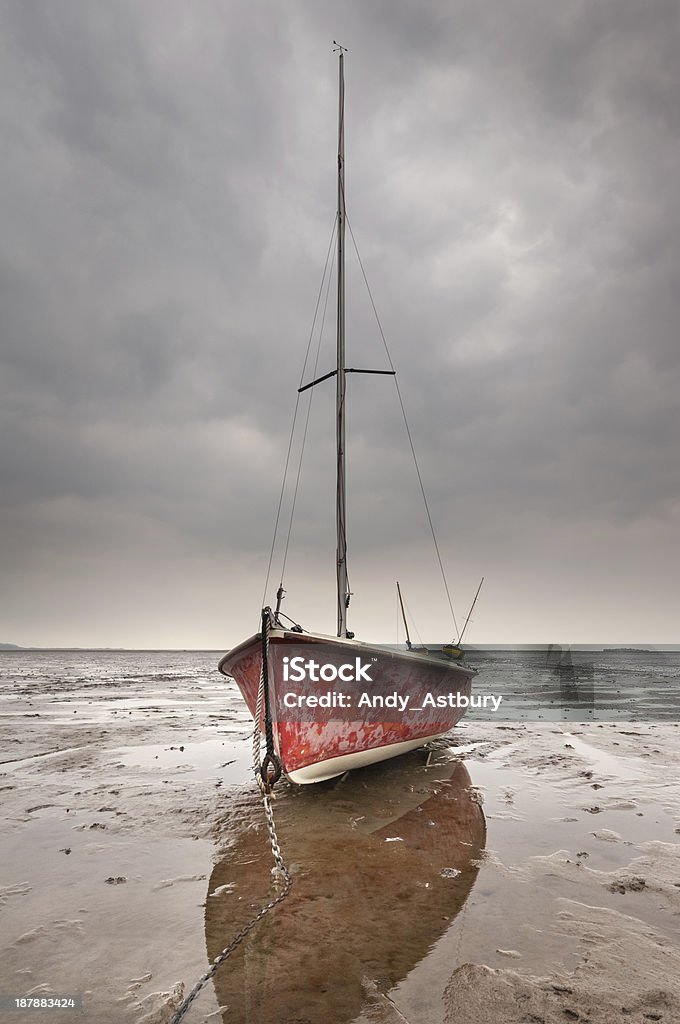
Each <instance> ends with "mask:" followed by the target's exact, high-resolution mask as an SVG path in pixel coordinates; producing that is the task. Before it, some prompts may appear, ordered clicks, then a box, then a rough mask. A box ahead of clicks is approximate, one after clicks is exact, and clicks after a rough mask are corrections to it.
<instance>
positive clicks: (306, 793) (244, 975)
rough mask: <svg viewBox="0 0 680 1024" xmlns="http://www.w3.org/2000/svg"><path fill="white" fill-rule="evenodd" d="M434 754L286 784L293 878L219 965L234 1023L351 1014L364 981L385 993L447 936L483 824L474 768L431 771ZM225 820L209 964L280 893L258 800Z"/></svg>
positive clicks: (446, 759) (219, 990)
mask: <svg viewBox="0 0 680 1024" xmlns="http://www.w3.org/2000/svg"><path fill="white" fill-rule="evenodd" d="M427 756H428V754H427V751H424V750H419V751H414V752H413V753H412V754H408V755H405V756H404V757H402V758H399V759H397V760H395V761H390V762H385V763H382V764H377V765H372V766H370V767H368V768H364V769H362V770H360V771H356V772H353V773H352V774H350V775H349V776H347V777H346V778H345V779H344V780H343V781H342V782H340V783H338V782H337V781H334V782H330V783H320V784H319V785H317V786H315V787H314V788H313V790H310V788H308V787H291V786H288V787H286V786H283V787H282V788H281V789H280V792H279V799H278V800H277V801H276V803H275V813H276V820H277V830H278V835H279V840H280V843H281V847H282V850H283V854H284V858H285V860H286V863H287V864H288V866H289V868H290V869H291V873H292V875H293V878H294V884H293V888H292V890H291V892H290V894H289V896H288V897H287V899H286V900H285V901H284V902H283V903H282V904H280V905H279V906H278V907H276V908H275V909H274V910H273V911H272V912H271V913H270V914H269V915H268V916H267V917H266V918H264V920H263V921H261V922H260V923H259V924H258V925H257V926H256V927H255V929H254V930H253V931H252V932H251V933H250V935H249V936H248V937H247V938H246V939H245V941H244V942H243V943H242V945H241V946H240V948H239V949H238V950H237V951H236V952H235V953H234V954H232V957H231V958H230V959H229V960H228V961H227V962H226V963H225V964H223V965H222V966H221V967H220V968H219V970H218V971H217V974H216V976H215V979H214V984H215V990H216V994H217V999H218V1001H219V1005H220V1006H221V1007H223V1008H225V1009H224V1010H223V1019H224V1021H225V1024H226V1022H227V1021H228V1022H229V1024H242V1022H243V1024H244V1022H246V1021H247V1022H248V1024H269V1022H271V1024H274V1022H276V1024H285V1022H294V1021H295V1022H298V1021H304V1022H305V1024H317V1022H318V1024H321V1022H324V1024H341V1022H349V1021H352V1020H353V1019H354V1018H355V1017H356V1016H357V1014H358V1013H359V1012H360V1011H361V1008H362V1006H363V1005H364V1004H365V1002H366V998H367V994H366V988H365V984H366V980H367V979H368V980H369V982H374V983H377V984H378V987H379V989H381V990H382V991H388V990H389V989H390V988H391V987H392V986H394V985H395V984H397V983H398V982H399V981H401V980H403V979H404V978H405V977H406V976H407V975H408V974H409V972H410V971H411V970H412V969H413V967H415V965H416V964H417V963H418V962H419V961H420V960H422V959H423V957H424V956H426V955H427V953H428V952H429V950H430V949H431V948H432V947H433V945H434V944H435V943H436V942H437V940H438V939H439V938H441V936H442V935H443V934H444V933H445V931H446V930H447V929H448V927H449V926H450V924H451V922H452V921H453V919H454V918H455V917H456V915H457V914H458V912H459V911H460V909H461V907H462V906H463V904H464V903H465V900H466V899H467V897H468V895H469V893H470V890H471V889H472V886H473V885H474V882H475V878H476V876H477V871H478V867H477V858H478V857H479V856H480V854H481V853H482V851H483V849H484V844H485V839H486V824H485V821H484V814H483V812H482V809H481V807H480V805H479V803H477V801H476V799H475V794H474V792H473V791H471V788H470V787H471V782H470V776H469V774H468V771H467V769H466V767H465V765H464V764H463V763H462V762H461V761H456V760H454V759H453V758H452V757H451V756H450V754H447V753H446V752H445V751H441V750H440V751H437V752H435V753H433V754H431V755H430V756H431V758H432V759H433V760H434V763H431V764H430V765H429V766H427V765H426V763H425V762H426V758H427ZM320 789H322V792H320ZM224 825H225V827H226V829H227V833H228V837H229V839H230V845H229V849H228V851H227V853H226V855H225V856H224V857H223V859H222V860H221V861H220V862H219V863H218V864H217V865H216V866H215V868H214V870H213V872H212V875H211V877H210V884H209V889H208V898H207V900H206V919H205V924H206V945H207V952H208V957H209V958H210V960H211V961H212V960H213V959H214V958H215V957H216V956H217V955H218V954H219V953H220V951H221V950H222V949H223V948H224V947H225V946H226V945H227V944H228V943H229V942H230V941H231V939H232V937H233V936H234V935H235V934H236V932H237V931H238V930H239V929H240V928H241V927H242V926H243V925H244V924H245V923H246V922H247V921H248V920H249V919H250V918H251V917H252V916H253V914H254V913H256V912H257V910H258V909H259V908H260V907H261V906H262V904H263V903H265V902H266V901H267V900H268V899H269V898H270V897H271V895H272V886H271V867H272V857H271V851H270V849H269V842H268V839H267V832H266V827H265V824H264V820H263V815H262V810H261V807H260V806H259V805H256V803H255V800H254V798H253V797H252V796H251V795H249V797H248V803H247V804H246V805H245V806H244V805H243V804H242V805H241V806H238V805H235V806H234V808H233V809H232V811H231V812H230V815H229V818H228V820H226V821H225V822H224Z"/></svg>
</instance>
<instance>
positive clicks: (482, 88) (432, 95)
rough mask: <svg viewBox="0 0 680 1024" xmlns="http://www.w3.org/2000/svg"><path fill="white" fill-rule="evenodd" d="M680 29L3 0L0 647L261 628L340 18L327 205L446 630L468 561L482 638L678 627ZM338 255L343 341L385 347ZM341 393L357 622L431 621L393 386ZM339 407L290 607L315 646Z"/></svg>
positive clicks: (509, 8)
mask: <svg viewBox="0 0 680 1024" xmlns="http://www.w3.org/2000/svg"><path fill="white" fill-rule="evenodd" d="M679 18H680V7H679V6H678V4H677V2H676V0H645V2H642V0H636V2H629V0H598V2H597V3H593V2H592V0H572V2H566V3H561V4H558V3H545V2H543V0H488V2H485V3H483V4H473V3H463V2H461V0H438V2H418V3H415V2H411V3H405V2H403V0H389V2H388V0H382V2H380V0H362V2H358V0H357V2H348V3H345V4H342V5H339V4H337V3H329V2H326V0H309V2H301V0H297V2H296V0H288V2H287V3H285V4H282V3H274V2H267V0H261V2H258V3H255V4H253V3H248V2H246V0H241V2H229V0H219V2H217V0H197V2H196V3H191V4H187V3H185V2H183V0H145V2H144V3H139V2H136V0H117V2H115V3H106V4H103V3H100V4H94V3H91V2H89V0H50V2H49V3H48V2H46V0H3V2H2V3H1V4H0V107H1V115H0V116H1V132H2V154H3V155H2V160H1V161H0V203H1V204H2V214H1V218H0V224H1V225H2V229H1V231H0V288H1V289H2V297H1V304H0V310H1V316H2V324H1V333H0V360H1V363H0V428H1V429H0V438H1V440H0V447H1V453H0V459H1V462H0V472H1V498H0V523H1V540H2V616H1V618H0V641H5V642H13V643H18V644H22V645H52V644H54V645H60V646H66V645H80V646H89V645H101V646H139V647H156V646H159V647H165V646H168V647H215V648H226V647H229V646H230V645H231V644H233V643H235V642H237V641H238V640H239V639H242V638H243V637H245V636H246V635H248V634H249V633H251V632H252V631H253V629H254V627H255V625H256V623H257V617H258V613H259V609H260V606H261V596H262V588H263V584H264V577H265V572H266V566H267V559H268V554H269V547H270V543H271V537H272V530H273V524H274V515H275V512H276V505H277V500H278V493H279V488H280V483H281V474H282V468H283V460H284V458H285V452H286V446H287V441H288V432H289V429H290V422H291V416H292V411H293V406H294V401H295V392H296V388H297V386H298V383H299V377H300V372H301V367H302V360H303V358H304V352H305V348H306V345H307V340H308V336H309V331H310V327H311V322H312V316H313V313H314V304H315V301H316V296H317V292H318V289H319V284H320V280H321V273H322V269H323V265H324V259H325V256H326V250H327V247H328V243H329V240H330V236H331V230H332V226H333V220H334V216H335V205H336V197H335V188H336V184H335V165H336V156H335V145H336V137H335V136H336V120H337V59H336V58H335V57H334V55H333V54H332V52H331V50H332V40H333V39H339V40H340V41H341V42H342V43H343V44H344V45H345V46H347V47H348V49H349V53H348V55H347V58H346V62H345V64H346V66H345V76H346V92H347V96H346V101H347V106H346V147H347V203H348V214H349V218H350V222H351V224H352V227H353V229H354V233H355V236H356V239H357V242H358V245H359V248H360V251H361V254H362V258H363V260H364V264H365V267H366V272H367V274H368V278H369V282H370V284H371V288H372V291H373V295H374V298H375V302H376V305H377V307H378V311H379V313H380V316H381V320H382V323H383V327H384V330H385V333H386V336H387V339H388V342H389V344H390V347H391V351H392V356H393V359H394V362H395V365H396V367H397V370H398V372H399V379H400V382H401V389H402V393H403V397H404V402H405V405H406V408H407V412H408V414H409V421H410V426H411V430H412V433H413V438H414V442H415V445H416V449H417V451H418V454H419V459H420V463H421V471H422V475H423V480H424V483H425V487H426V490H427V491H428V494H429V496H430V500H431V510H432V517H433V520H434V523H435V526H436V528H437V531H438V534H439V539H440V546H441V551H442V557H443V559H444V562H445V565H446V569H447V573H448V577H449V584H450V588H451V592H452V596H453V599H454V605H455V608H456V613H457V615H458V617H459V619H462V618H464V615H465V612H466V607H467V606H468V605H469V603H470V601H471V599H472V596H473V594H474V590H475V587H476V585H477V583H478V581H479V578H480V577H481V576H482V575H484V576H485V577H486V583H485V588H484V590H483V591H482V595H481V597H480V601H479V604H478V606H477V609H476V610H475V615H474V621H473V623H472V625H471V627H470V631H469V634H468V639H469V640H470V641H471V642H472V643H483V642H484V641H487V642H513V641H516V642H531V641H536V642H562V643H570V642H571V643H578V642H583V643H585V642H591V643H598V642H610V643H641V642H644V643H670V642H674V641H678V640H680V635H679V634H678V621H679V620H680V616H679V614H678V613H679V607H678V605H679V601H678V567H679V565H680V543H679V528H680V500H679V498H678V491H679V486H680V471H679V455H680V443H679V428H680V414H679V406H680V337H679V331H678V325H679V324H680V283H679V271H680V202H679V201H678V180H679V178H680V143H679V132H678V129H679V128H680V81H679V74H678V67H679V66H680V65H679V62H678V52H679V51H680V31H679V27H680V21H679ZM349 256H350V259H349V262H348V271H347V273H348V282H347V302H348V314H347V315H348V326H347V350H348V364H349V365H363V366H372V367H384V366H385V365H386V357H385V353H384V350H383V348H382V343H381V340H380V336H379V333H378V331H377V329H376V327H375V323H374V321H373V320H372V312H371V308H370V304H369V302H368V299H367V296H366V292H365V289H364V287H363V284H362V281H361V276H360V273H359V271H358V268H357V264H356V261H355V260H353V259H352V258H351V256H352V253H351V252H350V254H349ZM331 294H332V293H331ZM334 315H335V311H334V308H332V301H331V303H330V304H329V309H328V313H327V318H326V326H325V330H324V332H323V337H322V342H321V350H320V355H319V369H318V372H319V373H322V372H325V371H326V370H328V369H330V368H331V366H332V363H333V359H334V352H333V348H334V338H333V330H334ZM348 383H349V388H350V395H349V420H350V425H349V432H348V486H349V489H350V501H349V569H350V579H351V584H352V589H353V591H354V592H355V596H354V598H353V601H352V605H351V608H350V618H349V625H350V628H353V629H354V630H355V631H356V633H357V635H358V636H359V637H364V638H366V639H374V640H381V641H392V640H394V639H396V630H397V609H396V594H395V588H394V581H395V579H399V580H400V581H401V583H402V586H403V588H404V590H405V594H406V599H407V602H408V605H409V608H410V610H411V613H412V615H413V619H414V620H415V624H416V626H417V629H418V631H419V633H420V635H421V636H422V637H423V639H425V640H430V641H433V640H445V639H449V638H450V634H451V632H452V626H451V621H450V614H449V612H448V607H447V605H446V599H445V595H444V592H443V589H442V584H441V578H440V577H439V575H438V570H437V565H436V561H435V559H434V555H433V551H432V545H431V539H430V536H429V531H428V526H427V520H426V518H425V514H424V511H423V507H422V502H421V499H420V495H419V491H418V485H417V479H416V477H415V474H414V472H413V466H412V463H411V461H410V453H409V450H408V445H407V441H406V437H405V433H404V428H403V424H402V422H401V420H400V413H399V406H398V403H397V400H396V396H395V391H394V384H393V382H392V381H391V380H390V379H389V378H388V377H358V376H354V377H350V378H349V381H348ZM333 401H334V384H333V381H329V382H328V383H326V384H325V385H320V386H319V387H318V388H317V389H315V391H314V400H313V405H312V411H311V418H310V429H309V437H308V442H307V449H306V453H305V459H304V462H303V470H302V480H301V491H300V497H299V499H298V506H297V513H296V519H295V524H294V529H293V535H292V542H291V551H290V555H289V564H288V570H289V571H288V573H287V576H286V585H287V589H288V595H289V596H288V597H287V599H286V604H285V610H286V611H287V612H288V613H289V614H290V615H291V616H293V617H294V618H297V619H298V620H299V621H301V622H302V623H303V625H305V626H307V627H309V628H315V629H318V630H322V631H329V632H332V631H333V630H334V619H335V596H334V587H335V566H334V557H335V540H334V507H333V502H334V484H333V479H332V473H333V471H334V451H333V429H334V427H333V415H334V413H333ZM302 409H303V412H304V410H305V409H306V404H303V406H302ZM284 521H285V520H284ZM275 567H276V568H275V571H274V577H275V578H274V579H273V581H272V585H271V587H270V592H269V594H268V599H269V600H270V601H272V600H273V599H274V591H275V588H276V584H277V583H278V578H277V577H278V574H279V572H280V568H279V567H280V558H279V557H277V559H276V560H275Z"/></svg>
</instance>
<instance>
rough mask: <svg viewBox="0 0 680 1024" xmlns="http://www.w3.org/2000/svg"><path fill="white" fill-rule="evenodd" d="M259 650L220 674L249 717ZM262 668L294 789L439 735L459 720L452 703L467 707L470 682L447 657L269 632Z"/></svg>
mask: <svg viewBox="0 0 680 1024" xmlns="http://www.w3.org/2000/svg"><path fill="white" fill-rule="evenodd" d="M261 651H262V641H261V636H260V635H259V634H257V635H255V636H252V637H250V638H249V639H248V640H246V641H245V642H244V643H242V644H240V645H239V646H238V647H236V648H234V649H233V650H232V651H230V652H229V654H227V655H226V656H225V657H224V658H223V659H222V661H221V662H220V666H219V667H220V671H221V672H222V673H223V674H225V675H229V676H232V677H233V678H234V679H235V680H236V683H237V684H238V687H239V689H240V691H241V693H242V695H243V697H244V700H245V701H246V704H247V705H248V708H249V709H250V712H251V714H252V715H253V717H254V716H255V710H256V706H257V693H258V688H259V684H260V671H261V657H262V655H261ZM303 663H304V664H305V665H306V666H309V665H312V666H314V668H313V669H312V671H311V674H312V675H313V676H314V678H312V679H310V678H309V675H310V672H309V671H307V672H306V673H305V677H304V678H302V679H301V678H300V676H301V675H302V670H301V669H300V668H299V666H300V665H301V664H303ZM267 664H268V679H269V692H270V706H271V713H272V719H273V725H274V729H273V732H274V743H275V746H276V750H277V754H278V756H279V758H280V760H281V764H282V767H283V770H284V772H285V774H286V775H287V776H288V777H289V778H290V779H291V780H292V781H293V782H299V783H307V782H320V781H323V780H324V779H329V778H333V777H334V776H337V775H340V774H342V773H343V772H345V771H347V770H349V769H351V768H356V767H361V766H363V765H366V764H372V763H374V762H376V761H382V760H386V759H387V758H390V757H395V756H397V755H399V754H403V753H406V752H407V751H408V750H412V749H414V748H415V747H418V746H421V745H422V744H423V743H426V742H427V741H428V740H431V739H434V738H436V737H438V736H443V735H445V734H446V733H447V732H449V731H450V730H451V729H452V728H453V727H454V726H455V725H456V723H457V722H458V721H459V720H460V718H461V717H462V715H463V714H464V711H465V707H461V706H458V696H460V697H462V698H469V696H470V690H471V680H472V676H473V675H474V674H475V673H474V670H472V669H469V668H467V667H463V666H461V665H460V664H458V663H454V662H452V661H450V660H448V659H446V658H437V657H432V656H428V655H423V654H419V653H417V652H413V651H399V650H391V649H389V648H384V647H379V646H370V645H368V644H364V643H360V642H358V641H354V640H345V639H336V638H333V637H325V636H320V635H317V634H309V633H304V634H300V633H295V632H289V631H286V630H282V629H272V630H271V632H270V636H269V646H268V658H267ZM355 669H356V670H357V671H355ZM295 670H297V671H295ZM320 672H321V673H323V675H322V677H321V678H320V677H319V673H320ZM353 673H354V674H355V675H358V679H354V678H351V676H352V674H353ZM334 674H335V675H334ZM338 695H340V696H341V697H342V698H343V699H344V706H334V707H326V708H319V709H316V706H315V700H316V701H318V700H319V697H323V698H324V699H325V700H327V701H328V702H329V703H331V702H337V701H338ZM310 698H311V700H310ZM400 698H401V699H400ZM406 698H408V701H407V704H406V706H404V701H405V699H406ZM463 703H464V701H463ZM310 704H311V705H312V707H310V706H309V705H310ZM376 705H377V706H376ZM263 725H264V723H263V722H262V721H261V722H260V727H261V728H263Z"/></svg>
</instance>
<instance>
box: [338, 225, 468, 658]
mask: <svg viewBox="0 0 680 1024" xmlns="http://www.w3.org/2000/svg"><path fill="white" fill-rule="evenodd" d="M345 220H346V222H347V227H348V228H349V233H350V236H351V238H352V243H353V245H354V251H355V252H356V254H357V259H358V261H359V266H360V267H361V273H362V276H363V279H364V284H365V285H366V290H367V292H368V297H369V299H370V301H371V306H372V307H373V314H374V316H375V319H376V323H377V324H378V330H379V331H380V337H381V338H382V342H383V345H384V346H385V353H386V355H387V361H388V363H389V365H390V369H391V370H393V371H394V373H395V377H394V383H395V386H396V389H397V397H398V399H399V405H400V406H401V414H402V416H403V418H404V426H405V427H406V434H407V437H408V442H409V445H410V447H411V455H412V456H413V464H414V466H415V467H416V474H417V476H418V483H419V484H420V493H421V494H422V497H423V503H424V505H425V512H426V513H427V521H428V523H429V524H430V533H431V534H432V540H433V542H434V549H435V551H436V553H437V561H438V562H439V569H440V571H441V575H442V581H443V583H444V590H445V591H446V598H447V600H448V603H449V609H450V611H451V618H452V619H453V625H454V628H455V630H456V636H458V634H459V630H458V623H457V622H456V613H455V612H454V610H453V602H452V600H451V593H450V591H449V584H448V582H447V579H446V573H445V572H444V564H443V562H442V556H441V554H440V552H439V544H438V543H437V535H436V534H435V532H434V525H433V523H432V516H431V515H430V506H429V504H428V501H427V496H426V494H425V487H424V486H423V478H422V477H421V475H420V467H419V466H418V459H417V458H416V450H415V446H414V444H413V438H412V437H411V430H410V428H409V425H408V419H407V418H406V409H405V408H404V400H403V399H402V397H401V389H400V387H399V378H398V377H397V376H396V370H395V369H394V363H393V362H392V356H391V355H390V350H389V346H388V344H387V338H386V337H385V332H384V331H383V328H382V324H381V323H380V317H379V316H378V310H377V309H376V305H375V302H374V300H373V293H372V292H371V286H370V285H369V283H368V278H367V277H366V271H365V270H364V264H363V261H362V259H361V254H360V253H359V247H358V245H357V243H356V239H355V237H354V232H353V231H352V225H351V224H350V221H349V217H348V216H347V213H345ZM421 643H422V641H421Z"/></svg>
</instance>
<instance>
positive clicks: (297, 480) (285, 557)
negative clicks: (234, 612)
mask: <svg viewBox="0 0 680 1024" xmlns="http://www.w3.org/2000/svg"><path fill="white" fill-rule="evenodd" d="M337 226H338V218H337V216H336V218H335V224H334V225H333V234H332V235H331V244H330V247H329V248H332V246H333V239H334V238H335V231H336V228H337ZM326 262H328V261H326ZM334 264H335V252H333V258H332V259H331V265H330V269H329V271H328V283H327V285H326V297H325V299H324V304H323V313H322V315H321V327H320V328H319V341H318V343H317V346H316V357H315V359H314V369H313V370H312V378H315V377H316V374H317V369H318V366H319V353H320V351H321V341H322V339H323V330H324V326H325V323H326V311H327V309H328V296H329V294H330V290H331V281H332V277H333V266H334ZM324 275H325V270H324ZM322 287H323V281H322ZM300 383H301V384H302V381H300ZM313 396H314V388H311V389H310V392H309V402H308V404H307V416H306V419H305V428H304V431H303V434H302V445H301V447H300V459H299V462H298V468H297V476H296V478H295V489H294V491H293V501H292V504H291V509H290V519H289V522H288V533H287V536H286V547H285V550H284V553H283V564H282V565H281V586H283V577H284V576H285V573H286V563H287V561H288V548H289V546H290V538H291V533H292V530H293V517H294V515H295V505H296V502H297V496H298V488H299V486H300V475H301V473H302V458H303V456H304V453H305V443H306V441H307V430H308V428H309V417H310V414H311V411H312V398H313Z"/></svg>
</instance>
